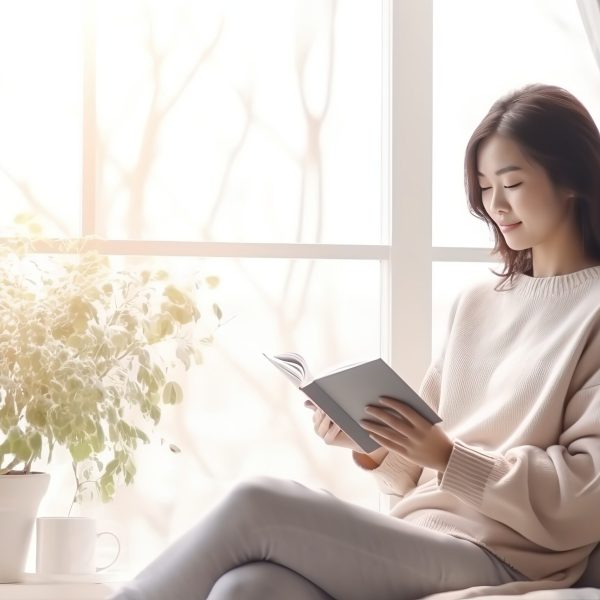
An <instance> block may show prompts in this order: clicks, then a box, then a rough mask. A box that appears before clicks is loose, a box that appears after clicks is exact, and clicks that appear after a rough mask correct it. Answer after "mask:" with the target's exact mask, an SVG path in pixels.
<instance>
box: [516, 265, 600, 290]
mask: <svg viewBox="0 0 600 600" xmlns="http://www.w3.org/2000/svg"><path fill="white" fill-rule="evenodd" d="M593 279H600V266H596V267H588V268H587V269H581V270H580V271H575V272H573V273H567V274H566V275H553V276H551V277H532V276H531V275H526V274H525V273H519V274H518V275H516V276H515V278H514V280H513V282H514V293H516V294H519V295H521V296H530V297H548V296H561V295H565V294H570V293H571V292H573V290H575V288H577V287H579V286H580V285H581V284H583V283H586V282H587V281H591V280H593ZM509 287H512V286H509Z"/></svg>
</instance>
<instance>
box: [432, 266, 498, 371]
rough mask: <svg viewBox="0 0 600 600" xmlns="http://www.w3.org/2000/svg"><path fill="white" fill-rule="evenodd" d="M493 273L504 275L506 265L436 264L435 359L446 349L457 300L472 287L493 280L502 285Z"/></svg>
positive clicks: (434, 274) (434, 283) (433, 337)
mask: <svg viewBox="0 0 600 600" xmlns="http://www.w3.org/2000/svg"><path fill="white" fill-rule="evenodd" d="M490 269H493V270H494V271H496V272H497V273H500V272H502V270H503V268H502V263H500V262H489V263H480V262H476V263H459V262H434V263H433V264H432V282H431V287H432V293H433V296H432V307H431V312H432V321H431V356H432V360H435V359H436V358H437V357H438V356H439V353H440V352H441V351H442V348H443V347H444V342H445V341H446V337H447V335H448V318H449V316H450V309H451V308H452V303H453V302H454V300H455V299H456V296H457V295H458V294H459V293H460V292H461V291H462V290H463V289H465V288H466V287H467V286H468V285H470V284H471V283H474V282H476V281H481V280H486V281H487V280H489V281H491V282H493V285H495V284H497V283H498V282H499V281H500V278H499V277H497V276H496V275H494V274H493V273H492V272H491V271H490Z"/></svg>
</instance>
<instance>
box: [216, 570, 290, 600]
mask: <svg viewBox="0 0 600 600" xmlns="http://www.w3.org/2000/svg"><path fill="white" fill-rule="evenodd" d="M273 566H274V565H270V564H269V563H267V562H252V563H247V564H245V565H241V566H240V567H236V568H235V569H231V571H227V573H225V574H223V575H222V576H221V577H219V579H218V580H217V582H216V583H215V585H214V586H213V588H212V590H211V591H210V594H209V595H208V598H207V600H234V599H237V598H244V600H264V599H265V598H273V597H275V592H276V591H277V590H276V584H275V582H274V581H273V578H272V577H271V569H270V567H273ZM274 586H275V587H274ZM279 591H281V590H279Z"/></svg>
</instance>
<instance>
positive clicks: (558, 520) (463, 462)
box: [438, 384, 600, 552]
mask: <svg viewBox="0 0 600 600" xmlns="http://www.w3.org/2000/svg"><path fill="white" fill-rule="evenodd" d="M438 482H439V485H440V489H442V490H446V491H448V492H450V493H452V494H454V495H455V496H457V497H458V498H460V499H461V500H463V501H464V502H466V503H468V504H470V505H472V506H473V507H475V508H476V509H477V510H479V511H480V512H481V513H482V514H484V515H486V516H488V517H490V518H492V519H495V520H497V521H500V522H501V523H504V524H505V525H507V526H509V527H511V528H512V529H514V530H516V531H518V532H519V533H521V534H522V535H523V536H525V537H526V538H527V539H529V540H531V541H532V542H534V543H536V544H538V545H540V546H542V547H544V548H549V549H551V550H553V551H557V552H560V551H564V550H569V549H573V548H577V547H581V546H583V545H586V544H591V543H594V542H597V541H598V540H599V539H600V520H599V519H597V518H596V515H597V513H598V506H600V384H598V385H593V386H589V387H585V388H583V389H580V390H579V391H578V392H576V393H575V394H573V396H572V397H571V399H570V400H569V402H568V404H567V406H566V409H565V413H564V417H563V430H562V433H561V434H560V436H559V438H558V443H557V444H555V445H552V446H549V447H548V448H545V449H544V448H539V447H537V446H532V445H524V446H517V447H515V448H511V449H510V450H508V451H506V452H505V453H504V454H500V453H494V452H489V451H486V450H483V449H480V448H476V447H473V446H469V445H467V444H465V443H463V442H461V441H460V440H456V441H455V442H454V446H453V449H452V454H451V455H450V460H449V462H448V466H447V467H446V470H445V471H444V473H443V474H442V475H441V476H440V477H438Z"/></svg>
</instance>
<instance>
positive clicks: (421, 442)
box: [360, 397, 453, 472]
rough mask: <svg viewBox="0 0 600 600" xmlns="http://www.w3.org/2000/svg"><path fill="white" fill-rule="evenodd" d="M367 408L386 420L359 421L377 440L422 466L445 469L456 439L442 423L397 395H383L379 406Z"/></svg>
mask: <svg viewBox="0 0 600 600" xmlns="http://www.w3.org/2000/svg"><path fill="white" fill-rule="evenodd" d="M365 411H366V412H367V414H369V415H372V416H373V417H376V418H377V419H379V420H380V421H383V423H385V425H384V424H380V423H377V422H375V421H371V420H368V419H363V420H361V422H360V424H361V425H362V426H363V427H364V428H365V429H366V430H367V431H368V432H369V434H370V437H371V438H372V439H373V440H375V441H376V442H377V443H378V444H380V445H381V446H383V447H384V448H387V449H388V450H389V451H390V452H397V453H398V454H401V455H402V456H403V457H404V458H407V459H408V460H410V461H412V462H414V463H416V464H418V465H421V466H423V467H429V468H431V469H435V470H437V471H440V472H443V471H445V470H446V466H447V464H448V460H449V459H450V454H451V453H452V447H453V442H452V440H451V439H450V438H449V437H448V435H447V434H446V432H445V431H444V430H443V429H442V428H441V427H440V425H439V423H436V424H435V425H433V424H431V423H430V422H429V421H428V420H427V419H425V418H424V417H422V416H421V415H420V414H419V413H418V412H417V411H415V410H414V409H412V408H411V407H410V406H407V405H406V404H404V403H402V402H399V401H398V400H395V399H394V398H387V397H381V398H380V399H379V406H374V405H369V406H368V407H367V408H366V409H365ZM390 413H392V414H390Z"/></svg>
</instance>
